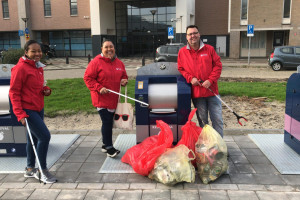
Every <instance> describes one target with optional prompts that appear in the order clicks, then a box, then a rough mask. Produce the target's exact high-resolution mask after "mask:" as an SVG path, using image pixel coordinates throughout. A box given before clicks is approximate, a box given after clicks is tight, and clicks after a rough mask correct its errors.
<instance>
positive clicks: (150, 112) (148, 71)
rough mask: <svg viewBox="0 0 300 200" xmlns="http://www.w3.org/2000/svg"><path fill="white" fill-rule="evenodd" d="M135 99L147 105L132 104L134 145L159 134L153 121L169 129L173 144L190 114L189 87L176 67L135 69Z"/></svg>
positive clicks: (166, 64) (162, 64)
mask: <svg viewBox="0 0 300 200" xmlns="http://www.w3.org/2000/svg"><path fill="white" fill-rule="evenodd" d="M135 98H136V99H138V100H140V101H144V102H146V103H148V104H149V106H148V107H147V106H144V105H142V104H139V103H136V104H135V111H136V141H137V143H140V142H142V141H143V140H144V139H146V138H147V137H149V136H152V135H157V134H158V133H159V131H160V129H159V128H158V127H157V126H156V120H163V121H164V122H165V123H167V124H168V125H169V127H170V128H171V130H172V132H173V138H174V143H177V142H178V141H179V140H180V138H181V136H182V130H181V128H182V126H183V125H184V124H185V123H186V122H187V120H188V116H189V113H190V111H191V86H190V84H188V83H187V82H186V80H185V78H184V77H183V76H182V75H181V74H180V72H179V71H178V70H177V63H172V62H160V63H152V64H149V65H146V66H144V67H142V68H140V69H138V71H137V77H136V84H135Z"/></svg>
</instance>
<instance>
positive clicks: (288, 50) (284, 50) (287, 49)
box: [280, 47, 294, 54]
mask: <svg viewBox="0 0 300 200" xmlns="http://www.w3.org/2000/svg"><path fill="white" fill-rule="evenodd" d="M280 51H281V52H282V53H286V54H294V49H293V48H291V47H286V48H282V49H280Z"/></svg>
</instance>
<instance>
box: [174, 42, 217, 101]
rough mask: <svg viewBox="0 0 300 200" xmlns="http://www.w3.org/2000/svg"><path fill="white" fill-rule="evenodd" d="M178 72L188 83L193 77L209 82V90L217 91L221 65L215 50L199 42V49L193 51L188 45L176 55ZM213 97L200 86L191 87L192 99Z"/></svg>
mask: <svg viewBox="0 0 300 200" xmlns="http://www.w3.org/2000/svg"><path fill="white" fill-rule="evenodd" d="M177 62H178V71H179V72H180V73H181V74H182V75H183V76H184V78H185V79H186V81H187V82H188V83H190V82H191V81H192V79H193V78H194V77H195V78H197V79H199V80H200V79H201V80H202V81H206V80H209V82H210V83H211V86H210V88H211V89H212V90H213V91H214V92H215V93H216V94H219V91H218V82H217V81H218V79H219V78H220V76H221V71H222V63H221V61H220V57H219V56H218V54H217V53H216V51H215V49H214V48H213V47H212V46H210V45H208V44H204V43H203V42H202V41H200V48H199V49H198V50H197V51H195V50H194V49H192V48H190V46H189V45H187V46H185V47H183V48H181V49H180V50H179V53H178V60H177ZM209 96H214V94H213V93H212V92H210V91H209V90H208V89H206V88H204V87H201V86H192V98H199V97H209Z"/></svg>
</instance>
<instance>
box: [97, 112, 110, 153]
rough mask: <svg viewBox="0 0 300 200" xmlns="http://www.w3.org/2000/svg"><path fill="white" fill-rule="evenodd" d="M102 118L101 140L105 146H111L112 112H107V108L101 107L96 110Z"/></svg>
mask: <svg viewBox="0 0 300 200" xmlns="http://www.w3.org/2000/svg"><path fill="white" fill-rule="evenodd" d="M98 113H99V115H100V118H101V120H102V127H101V132H102V142H103V144H104V145H105V146H106V147H112V146H113V144H112V128H113V118H114V113H113V112H109V111H108V110H107V109H101V110H99V111H98Z"/></svg>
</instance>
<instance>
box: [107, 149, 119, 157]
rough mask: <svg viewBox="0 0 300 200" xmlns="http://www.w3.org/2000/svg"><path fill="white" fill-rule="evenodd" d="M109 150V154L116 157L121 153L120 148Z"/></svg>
mask: <svg viewBox="0 0 300 200" xmlns="http://www.w3.org/2000/svg"><path fill="white" fill-rule="evenodd" d="M106 150H107V156H108V157H111V158H114V157H116V155H118V154H119V153H120V151H119V150H117V149H115V148H114V147H112V148H110V149H106Z"/></svg>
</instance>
